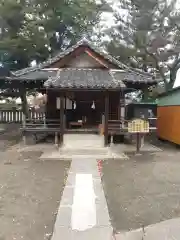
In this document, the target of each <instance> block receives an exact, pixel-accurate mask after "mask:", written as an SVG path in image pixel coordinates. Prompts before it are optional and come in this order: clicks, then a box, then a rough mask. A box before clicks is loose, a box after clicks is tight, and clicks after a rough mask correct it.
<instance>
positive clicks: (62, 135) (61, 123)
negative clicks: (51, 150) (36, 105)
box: [59, 94, 64, 146]
mask: <svg viewBox="0 0 180 240" xmlns="http://www.w3.org/2000/svg"><path fill="white" fill-rule="evenodd" d="M63 141H64V96H63V95H62V94H61V96H60V142H59V144H60V146H62V145H63Z"/></svg>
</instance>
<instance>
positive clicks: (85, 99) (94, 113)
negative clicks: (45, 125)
mask: <svg viewBox="0 0 180 240" xmlns="http://www.w3.org/2000/svg"><path fill="white" fill-rule="evenodd" d="M59 96H60V93H59V92H58V91H49V92H48V93H47V107H46V116H47V119H56V120H59V119H60V110H59V109H57V106H56V98H57V97H59ZM74 98H75V99H76V101H77V102H76V109H75V110H74V111H73V110H68V111H67V112H66V113H67V115H68V116H67V117H68V118H72V115H73V118H74V120H75V119H76V120H78V119H79V118H80V116H81V115H82V114H83V115H84V116H87V117H88V118H89V119H90V121H92V122H93V121H96V122H97V124H99V123H101V119H102V114H104V110H105V102H104V94H103V93H102V92H92V91H89V92H88V91H87V92H74ZM93 101H94V102H95V109H92V108H91V106H92V103H93ZM118 107H119V93H118V92H117V93H116V92H112V93H110V98H109V108H110V109H109V119H110V120H117V119H118ZM93 118H94V119H93Z"/></svg>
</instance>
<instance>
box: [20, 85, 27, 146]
mask: <svg viewBox="0 0 180 240" xmlns="http://www.w3.org/2000/svg"><path fill="white" fill-rule="evenodd" d="M21 101H22V112H23V117H22V126H23V129H24V130H25V128H26V119H27V116H28V113H27V98H26V89H23V90H22V93H21ZM23 142H24V144H26V134H25V131H24V132H23Z"/></svg>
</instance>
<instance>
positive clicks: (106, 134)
mask: <svg viewBox="0 0 180 240" xmlns="http://www.w3.org/2000/svg"><path fill="white" fill-rule="evenodd" d="M104 118H105V119H104V146H105V147H106V146H108V120H109V92H106V93H105V113H104Z"/></svg>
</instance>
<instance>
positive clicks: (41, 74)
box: [18, 69, 58, 81]
mask: <svg viewBox="0 0 180 240" xmlns="http://www.w3.org/2000/svg"><path fill="white" fill-rule="evenodd" d="M57 71H58V70H47V69H46V70H43V69H42V70H36V71H32V72H28V73H27V74H25V75H21V76H19V77H18V79H19V80H27V81H31V80H35V81H36V80H47V79H48V78H49V77H55V76H56V75H57Z"/></svg>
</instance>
